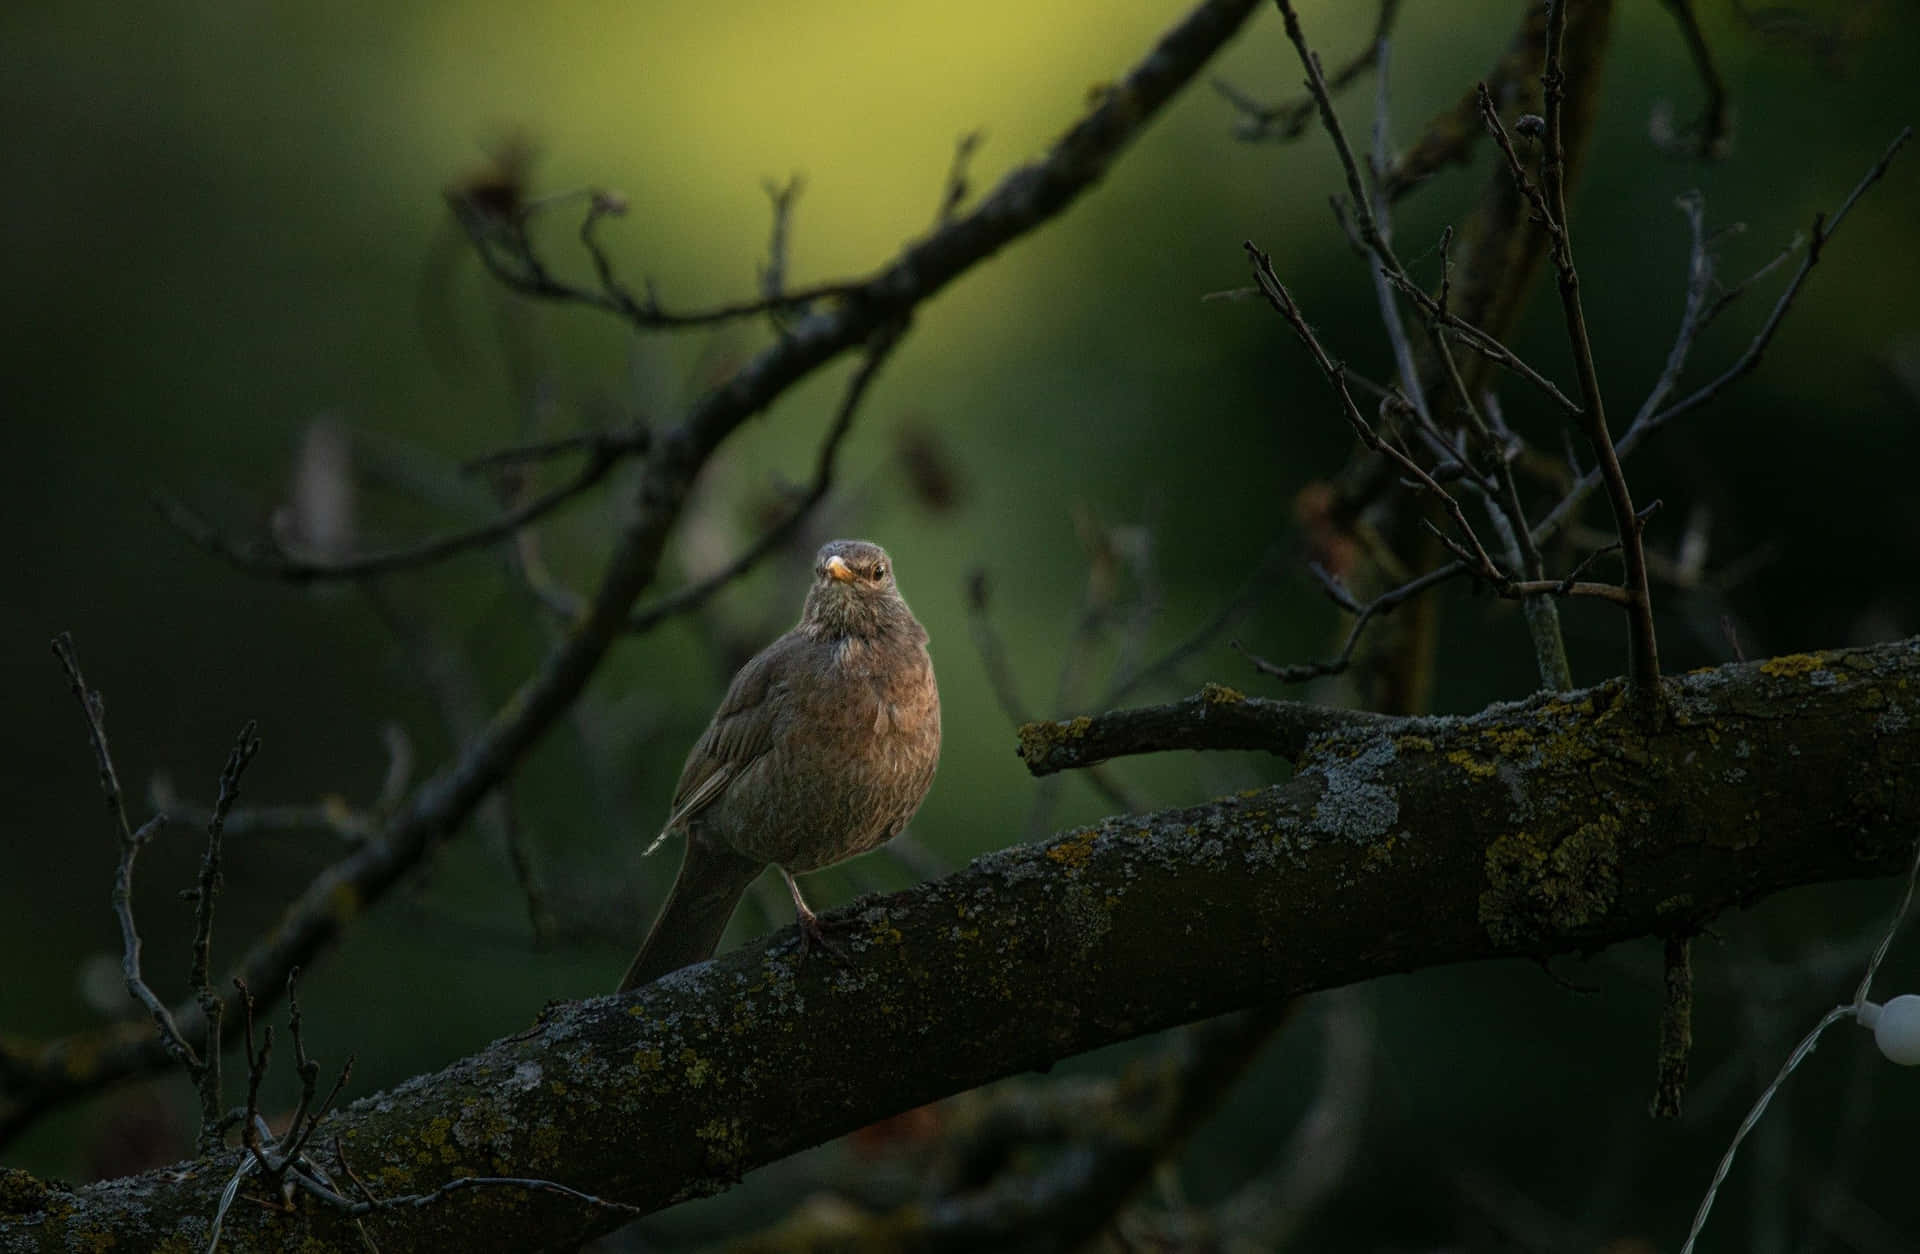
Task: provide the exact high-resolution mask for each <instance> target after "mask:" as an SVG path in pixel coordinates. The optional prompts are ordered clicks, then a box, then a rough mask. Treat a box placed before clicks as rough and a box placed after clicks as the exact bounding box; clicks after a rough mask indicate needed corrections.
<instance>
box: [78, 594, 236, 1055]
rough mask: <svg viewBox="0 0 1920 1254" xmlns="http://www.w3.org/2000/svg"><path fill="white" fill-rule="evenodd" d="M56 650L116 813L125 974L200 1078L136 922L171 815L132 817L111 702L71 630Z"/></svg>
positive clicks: (172, 1051)
mask: <svg viewBox="0 0 1920 1254" xmlns="http://www.w3.org/2000/svg"><path fill="white" fill-rule="evenodd" d="M53 653H54V656H55V657H57V658H59V659H60V665H61V667H62V668H63V669H64V670H65V671H66V673H67V684H68V686H69V687H70V688H71V689H72V691H73V696H74V700H76V701H78V702H79V703H80V713H81V715H82V716H83V717H84V718H85V719H86V722H87V740H88V743H90V744H91V745H92V746H93V761H94V766H95V768H96V769H97V770H98V772H99V775H100V792H101V794H102V795H103V796H104V797H105V799H106V804H107V813H108V814H109V815H111V816H112V818H113V821H114V831H115V836H116V837H117V840H118V843H119V846H120V861H119V865H118V866H117V867H116V869H115V871H114V876H113V913H114V916H115V917H116V918H117V919H118V920H119V921H120V952H121V970H122V971H123V972H124V974H125V977H126V983H127V992H128V994H129V995H131V996H132V997H133V999H134V1000H135V1001H137V1002H139V1003H140V1004H141V1005H142V1006H145V1007H146V1008H147V1013H148V1014H149V1015H151V1016H152V1017H153V1025H154V1027H155V1028H157V1029H159V1033H160V1042H161V1044H162V1046H163V1047H164V1048H165V1050H166V1052H167V1055H168V1056H169V1057H171V1058H173V1059H174V1060H176V1061H178V1062H179V1063H180V1064H181V1065H182V1066H184V1067H186V1069H187V1070H188V1072H189V1073H191V1074H192V1075H193V1077H194V1078H195V1079H196V1080H198V1079H199V1077H200V1075H201V1074H202V1072H203V1071H204V1069H205V1064H204V1063H203V1062H202V1061H201V1059H200V1055H199V1054H198V1053H196V1052H195V1051H194V1048H193V1046H192V1045H190V1044H188V1042H187V1037H186V1034H185V1033H184V1032H182V1031H181V1030H180V1026H179V1024H178V1023H177V1022H176V1021H175V1019H174V1016H173V1012H172V1011H171V1010H169V1009H168V1008H167V1004H166V1003H165V1002H163V1001H161V1000H160V998H159V997H158V995H156V994H155V993H154V991H153V989H152V987H151V986H150V985H148V983H147V981H146V977H145V976H144V975H143V974H142V973H141V971H140V948H141V946H140V932H139V929H138V928H136V927H135V926H134V922H133V863H134V859H135V858H137V857H139V855H140V850H141V849H142V848H144V847H145V845H146V843H147V842H148V841H149V840H152V839H153V837H154V836H155V834H157V833H158V832H159V830H160V828H161V827H162V826H163V825H164V824H165V823H166V816H165V815H158V814H157V815H155V816H154V817H153V818H151V819H149V820H148V821H147V822H146V823H144V824H142V825H141V827H140V829H139V830H138V831H135V830H134V829H133V827H132V825H131V824H129V823H128V822H127V807H126V800H125V797H124V795H123V794H122V793H121V791H120V773H119V772H118V771H117V770H115V769H114V765H113V751H112V750H111V749H110V748H108V746H107V724H106V701H105V700H104V699H103V698H102V697H101V696H100V694H99V693H98V692H96V691H94V690H93V689H91V688H89V687H87V681H86V677H85V676H84V675H82V674H81V671H80V657H79V655H78V654H77V653H76V652H75V651H74V647H73V637H72V636H70V635H68V634H67V633H66V632H61V633H60V634H59V635H57V636H55V637H54V638H53Z"/></svg>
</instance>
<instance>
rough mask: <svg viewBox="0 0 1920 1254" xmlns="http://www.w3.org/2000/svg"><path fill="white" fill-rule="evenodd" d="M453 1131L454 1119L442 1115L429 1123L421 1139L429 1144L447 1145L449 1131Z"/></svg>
mask: <svg viewBox="0 0 1920 1254" xmlns="http://www.w3.org/2000/svg"><path fill="white" fill-rule="evenodd" d="M451 1131H453V1120H451V1119H449V1118H447V1117H446V1116H445V1115H441V1116H440V1117H438V1118H437V1119H434V1120H432V1121H430V1122H429V1123H428V1124H427V1127H426V1130H425V1131H424V1132H422V1133H421V1134H420V1139H421V1140H422V1141H425V1142H426V1143H427V1144H428V1145H445V1144H446V1143H447V1133H449V1132H451Z"/></svg>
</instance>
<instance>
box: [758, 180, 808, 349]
mask: <svg viewBox="0 0 1920 1254" xmlns="http://www.w3.org/2000/svg"><path fill="white" fill-rule="evenodd" d="M761 186H762V187H764V188H765V189H766V193H767V199H769V200H771V201H772V202H773V230H772V232H771V233H770V234H769V236H768V238H767V264H766V265H764V266H762V267H761V268H760V298H761V299H762V300H764V301H766V302H767V311H768V312H769V313H771V314H773V315H774V316H775V317H776V318H777V317H778V316H779V315H780V314H782V313H783V312H785V311H787V310H790V309H792V308H794V302H793V300H792V299H791V298H790V297H787V296H785V295H783V293H784V292H785V290H786V286H787V253H788V246H789V243H790V241H791V239H792V236H793V207H794V205H796V204H798V203H799V200H800V193H801V192H802V191H803V190H805V188H806V186H807V181H806V179H804V178H802V177H801V176H800V175H798V174H796V175H793V176H792V177H791V178H789V179H788V180H787V181H786V182H785V183H776V182H774V181H773V180H772V179H768V180H767V181H766V182H765V183H763V184H761Z"/></svg>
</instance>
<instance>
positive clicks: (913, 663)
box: [619, 540, 940, 993]
mask: <svg viewBox="0 0 1920 1254" xmlns="http://www.w3.org/2000/svg"><path fill="white" fill-rule="evenodd" d="M939 761H940V691H939V687H938V685H937V684H936V682H935V680H934V675H933V659H932V657H931V655H929V654H928V652H927V632H926V629H925V628H924V627H922V626H921V625H920V622H919V620H918V619H916V618H915V617H914V616H913V611H912V610H911V609H909V608H908V607H907V603H906V601H905V600H903V599H902V598H901V596H900V589H899V586H898V585H897V584H896V583H895V581H894V569H893V562H892V561H891V560H890V559H889V558H888V557H887V553H886V550H885V549H882V548H881V547H880V546H879V545H877V544H872V543H869V542H868V541H865V540H832V541H829V542H828V543H826V544H825V545H823V546H821V548H820V551H819V553H818V554H817V555H816V556H815V558H814V562H813V583H812V586H811V587H809V588H808V590H807V597H806V602H805V604H804V606H803V607H802V609H801V612H800V621H799V622H798V623H797V624H795V625H794V627H793V628H792V629H791V630H789V631H788V632H787V633H786V634H785V635H783V636H781V637H780V638H779V639H777V640H775V641H774V642H773V643H772V644H770V645H768V646H767V647H766V648H765V649H762V650H761V651H760V652H759V653H758V654H756V655H754V657H753V658H752V659H750V660H749V661H748V662H747V664H746V665H744V666H742V667H741V668H740V670H739V673H737V674H736V675H734V677H733V682H732V683H731V684H729V685H728V687H727V693H726V696H725V697H724V698H722V699H721V702H720V708H719V709H718V710H716V711H715V712H714V715H713V721H712V722H710V723H708V724H707V729H706V731H705V732H704V733H702V734H701V736H700V738H699V740H697V741H695V742H694V745H693V748H692V749H691V750H690V751H689V752H688V754H687V762H686V765H685V767H683V768H682V769H681V772H680V783H679V786H678V787H677V788H675V790H674V794H673V801H672V802H671V804H670V805H669V807H668V813H667V821H666V823H665V825H664V826H662V828H661V829H660V834H659V835H658V836H656V837H655V838H654V840H653V843H652V844H650V845H649V846H648V847H647V852H648V853H651V852H653V850H654V849H656V848H658V847H659V845H660V843H661V841H664V840H665V839H667V837H669V836H671V835H673V834H675V833H677V832H684V833H685V834H686V837H687V847H686V853H685V855H684V856H683V858H682V860H681V863H680V872H679V874H678V875H677V876H676V877H675V879H674V882H673V889H672V891H670V892H669V893H668V894H667V901H666V904H665V905H664V906H662V907H661V908H660V915H659V917H658V918H657V919H655V920H654V923H653V927H652V928H651V929H650V930H649V931H648V933H647V938H646V941H645V942H644V943H643V944H642V945H641V947H640V952H639V953H638V954H637V955H636V956H635V957H634V960H633V963H632V965H631V966H629V967H628V968H627V974H626V978H625V979H623V980H622V981H621V982H620V988H619V991H620V992H623V993H624V992H626V991H628V990H630V989H634V988H638V987H640V986H641V985H643V984H649V983H651V982H653V981H654V980H656V979H658V978H660V977H661V976H663V975H665V974H667V973H668V972H670V971H677V970H679V969H680V968H681V967H684V966H687V965H689V964H691V963H695V962H702V961H705V960H706V959H707V958H710V957H712V956H713V951H714V950H715V949H716V948H717V947H718V946H719V943H720V935H721V933H722V932H723V931H725V930H726V926H727V920H728V918H729V917H731V915H732V914H733V908H734V906H735V905H736V904H737V903H738V902H739V900H740V897H741V895H742V894H743V893H745V892H746V890H747V886H748V885H749V884H751V883H752V882H753V880H754V878H755V877H756V876H758V875H759V874H760V872H761V871H763V870H764V869H766V867H767V866H768V865H769V864H771V865H774V866H777V867H779V868H780V874H781V875H782V876H783V877H784V878H785V879H786V882H787V889H788V891H789V892H791V893H792V894H793V908H794V915H795V919H796V921H797V923H798V924H799V928H800V952H801V956H802V958H803V959H804V958H805V956H806V955H807V953H808V952H809V951H810V949H812V948H814V947H826V946H827V940H826V934H825V930H824V928H823V927H822V925H821V923H820V920H819V917H818V916H817V915H815V914H814V912H813V911H812V910H811V909H809V908H808V906H807V903H806V899H805V898H804V897H802V896H801V894H800V885H799V884H798V883H797V882H796V881H795V880H794V878H793V877H794V876H795V875H796V874H805V873H806V872H808V871H815V870H818V869H820V868H821V867H826V866H832V865H833V864H834V863H836V862H842V861H845V860H846V859H848V858H851V857H853V856H855V855H856V854H862V853H865V852H867V851H868V850H870V849H876V848H878V847H879V846H881V845H883V844H885V843H886V842H887V841H889V840H891V839H893V837H895V836H897V835H899V834H900V831H901V829H902V828H904V827H906V825H907V821H908V820H909V819H911V818H912V817H913V815H914V813H915V811H917V810H918V809H919V808H920V803H921V801H922V800H924V799H925V798H926V795H927V790H928V789H929V788H930V787H931V786H932V784H933V775H934V770H935V768H936V767H937V766H938V764H939Z"/></svg>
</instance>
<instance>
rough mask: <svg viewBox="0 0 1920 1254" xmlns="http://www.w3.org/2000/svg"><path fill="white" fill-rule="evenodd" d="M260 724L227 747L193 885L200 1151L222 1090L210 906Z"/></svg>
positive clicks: (216, 1118)
mask: <svg viewBox="0 0 1920 1254" xmlns="http://www.w3.org/2000/svg"><path fill="white" fill-rule="evenodd" d="M258 729H259V725H258V724H257V723H255V722H253V721H251V720H249V721H248V723H247V725H246V726H245V727H242V728H241V729H240V735H239V738H238V739H236V740H235V741H234V743H233V748H232V749H231V750H229V751H228V753H227V761H226V765H225V766H223V767H222V768H221V769H220V785H219V789H218V791H217V793H216V794H215V796H214V800H213V813H212V815H210V816H209V817H208V819H207V849H206V852H205V853H204V854H203V855H202V856H201V858H200V876H199V879H198V880H197V882H196V883H195V885H194V888H193V961H192V969H191V970H190V971H189V972H188V975H187V987H188V988H190V989H192V990H193V998H194V1001H195V1003H196V1004H197V1005H198V1006H199V1007H200V1014H201V1017H202V1018H203V1019H204V1020H205V1022H206V1036H205V1038H204V1042H203V1044H202V1046H201V1049H202V1051H203V1058H204V1060H205V1062H204V1071H203V1073H202V1074H200V1075H198V1076H196V1077H194V1078H195V1079H196V1080H197V1081H198V1083H199V1087H200V1152H201V1153H203V1154H205V1153H211V1152H212V1151H213V1150H215V1149H218V1148H219V1146H220V1131H219V1129H220V1120H221V1116H222V1114H223V1111H222V1099H221V1095H220V1022H221V1016H222V1011H223V1009H224V1007H223V1005H222V1003H221V1000H220V995H219V994H218V993H216V992H215V991H214V988H213V909H214V903H215V901H216V900H217V899H218V897H219V895H220V854H221V836H222V834H223V832H224V830H225V828H226V823H227V813H228V812H229V811H230V810H232V809H233V803H234V802H235V801H237V800H239V798H240V776H241V775H242V773H244V772H245V771H246V769H247V764H248V763H249V762H252V761H253V758H254V755H255V754H257V753H259V752H260V737H259V735H258V734H257V732H258Z"/></svg>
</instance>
